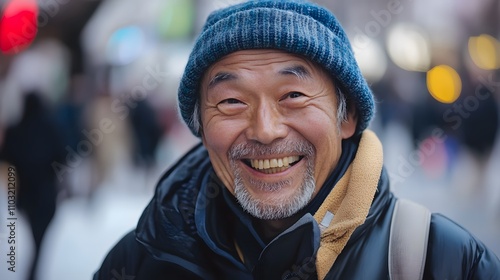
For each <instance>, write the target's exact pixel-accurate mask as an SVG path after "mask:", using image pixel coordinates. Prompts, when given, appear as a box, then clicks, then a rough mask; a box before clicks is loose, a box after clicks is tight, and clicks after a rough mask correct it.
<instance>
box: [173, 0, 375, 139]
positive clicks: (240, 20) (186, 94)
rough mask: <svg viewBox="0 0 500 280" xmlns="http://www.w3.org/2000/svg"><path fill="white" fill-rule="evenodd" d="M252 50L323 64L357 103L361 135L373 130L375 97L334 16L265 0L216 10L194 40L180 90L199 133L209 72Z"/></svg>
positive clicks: (183, 109)
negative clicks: (203, 90) (205, 76)
mask: <svg viewBox="0 0 500 280" xmlns="http://www.w3.org/2000/svg"><path fill="white" fill-rule="evenodd" d="M248 49H278V50H283V51H287V52H290V53H294V54H299V55H302V56H304V57H306V58H308V59H309V60H311V61H313V62H316V63H318V64H319V65H321V66H323V67H324V69H326V71H327V72H328V73H330V75H331V77H332V78H333V79H334V81H335V82H336V83H339V86H340V88H341V89H342V91H343V93H344V94H345V95H346V97H347V99H348V100H350V101H352V102H354V105H355V106H356V112H357V115H358V124H357V127H356V132H357V133H361V132H362V131H363V130H364V129H366V127H368V125H369V123H370V120H371V119H372V117H373V115H374V113H375V106H374V99H373V95H372V92H371V90H370V88H369V87H368V84H367V83H366V81H365V79H364V77H363V76H362V74H361V71H360V69H359V67H358V65H357V63H356V60H355V58H354V54H353V51H352V48H351V45H350V43H349V40H348V38H347V35H346V34H345V32H344V30H343V28H342V27H341V25H340V23H339V22H338V21H337V19H336V18H335V16H334V15H333V14H332V13H331V12H330V11H328V10H327V9H325V8H322V7H320V6H317V5H315V4H312V3H310V2H307V1H291V0H289V1H284V0H281V1H279V0H275V1H266V0H261V1H248V2H245V3H242V4H238V5H234V6H231V7H228V8H225V9H221V10H218V11H215V12H213V13H212V14H211V15H210V16H209V17H208V19H207V22H206V23H205V26H204V28H203V30H202V32H201V34H200V35H199V37H198V39H197V40H196V42H195V45H194V47H193V50H192V52H191V55H190V57H189V60H188V63H187V65H186V69H185V71H184V75H183V77H182V79H181V82H180V86H179V91H178V102H179V110H180V113H181V116H182V118H183V119H184V121H185V122H186V124H187V125H188V126H189V128H190V129H191V131H192V133H193V134H194V135H196V136H198V137H199V136H200V135H199V131H198V130H197V129H196V127H195V126H194V125H193V123H194V122H193V119H192V118H193V116H194V117H196V114H193V113H194V110H195V104H196V103H197V101H198V100H199V97H200V93H199V88H200V83H201V79H202V77H203V74H204V72H205V71H206V70H207V69H208V68H209V67H210V66H211V65H212V64H213V63H215V62H216V61H217V60H219V59H221V58H222V57H224V56H226V55H228V54H230V53H233V52H236V51H239V50H248Z"/></svg>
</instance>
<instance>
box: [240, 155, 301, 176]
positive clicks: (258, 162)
mask: <svg viewBox="0 0 500 280" xmlns="http://www.w3.org/2000/svg"><path fill="white" fill-rule="evenodd" d="M298 160H299V156H289V157H284V158H273V159H252V160H250V163H251V165H252V167H253V168H255V169H260V170H268V169H273V170H270V171H271V172H270V173H275V172H278V171H275V172H272V171H274V170H281V169H283V170H285V169H286V168H287V167H288V166H290V164H292V163H294V162H296V161H298ZM266 173H267V172H266Z"/></svg>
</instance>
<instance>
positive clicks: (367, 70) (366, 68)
mask: <svg viewBox="0 0 500 280" xmlns="http://www.w3.org/2000/svg"><path fill="white" fill-rule="evenodd" d="M356 36H357V38H355V39H354V40H356V42H360V41H361V42H365V43H364V44H363V46H362V47H360V46H359V45H357V44H353V49H354V55H355V57H356V61H357V62H358V64H359V68H360V69H361V72H362V73H363V76H365V78H366V79H367V80H368V81H369V82H371V83H375V82H378V81H380V80H381V79H382V78H383V77H384V75H385V72H386V71H387V57H386V54H385V52H384V50H383V49H382V47H381V46H380V44H379V43H378V42H377V41H375V40H373V39H371V38H370V37H368V36H366V35H361V34H358V35H356Z"/></svg>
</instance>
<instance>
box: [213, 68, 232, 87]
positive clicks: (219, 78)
mask: <svg viewBox="0 0 500 280" xmlns="http://www.w3.org/2000/svg"><path fill="white" fill-rule="evenodd" d="M236 78H237V76H236V75H234V74H231V73H227V72H220V73H217V74H216V75H215V76H214V77H213V78H212V80H210V83H208V87H209V88H213V87H215V86H216V85H218V84H220V83H221V82H224V81H230V80H235V79H236Z"/></svg>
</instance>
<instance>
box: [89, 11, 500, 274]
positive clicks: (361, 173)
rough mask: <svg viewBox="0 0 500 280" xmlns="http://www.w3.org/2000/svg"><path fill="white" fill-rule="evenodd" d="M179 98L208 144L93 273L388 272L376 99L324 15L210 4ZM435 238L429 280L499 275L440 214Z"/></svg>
mask: <svg viewBox="0 0 500 280" xmlns="http://www.w3.org/2000/svg"><path fill="white" fill-rule="evenodd" d="M178 97H179V107H180V112H181V115H182V117H183V119H184V121H185V122H186V124H187V125H188V126H189V128H190V129H191V131H192V132H193V133H194V134H195V135H197V136H198V137H200V138H201V140H202V144H200V145H199V146H197V147H195V148H194V149H193V150H191V151H190V152H189V153H188V154H187V155H185V156H184V157H183V158H182V159H181V160H180V161H179V162H178V163H177V164H176V165H175V166H173V167H172V168H171V169H170V170H169V171H168V172H167V173H166V174H165V175H164V176H163V177H162V179H161V181H160V183H159V184H158V187H157V190H156V194H155V196H154V198H153V200H152V201H151V203H150V204H149V206H148V207H147V208H146V210H145V211H144V213H143V215H142V217H141V219H140V221H139V223H138V225H137V228H136V230H135V231H134V232H131V233H129V234H128V235H127V236H125V237H124V238H123V239H122V240H121V241H120V242H119V243H118V244H117V245H116V246H115V247H114V248H113V249H112V251H111V252H110V253H109V255H108V256H107V257H106V259H105V261H104V263H103V265H102V267H101V268H100V270H99V271H98V272H97V273H96V274H95V277H94V278H95V279H112V278H113V277H114V278H115V279H116V278H117V277H122V278H123V277H124V276H127V277H133V278H134V279H388V278H389V269H388V257H389V249H388V247H389V246H388V244H389V235H390V227H391V217H392V213H393V210H394V207H395V202H396V198H395V197H394V196H393V195H392V194H391V193H390V190H389V179H388V176H387V173H386V171H385V170H384V169H383V166H382V165H383V160H382V147H381V144H380V142H379V141H378V139H377V137H376V136H375V135H374V134H373V133H372V132H370V131H368V130H365V129H366V127H367V126H368V124H369V122H370V119H371V118H372V116H373V114H374V101H373V96H372V93H371V91H370V89H369V88H368V86H367V84H366V82H365V81H364V79H363V77H362V75H361V74H360V71H359V68H358V66H357V64H356V61H355V59H354V56H353V53H352V50H351V47H350V44H349V42H348V39H347V36H346V35H345V33H344V31H343V30H342V28H341V26H340V25H339V23H338V22H337V20H336V19H335V17H334V16H333V15H332V14H331V13H330V12H329V11H327V10H326V9H324V8H321V7H318V6H316V5H313V4H311V3H308V2H305V1H300V2H297V1H250V2H246V3H243V4H238V5H235V6H231V7H229V8H226V9H222V10H219V11H216V12H214V13H213V14H211V15H210V17H209V18H208V20H207V23H206V25H205V27H204V29H203V31H202V33H201V35H200V36H199V38H198V40H197V42H196V44H195V46H194V49H193V51H192V54H191V56H190V59H189V62H188V64H187V66H186V69H185V73H184V76H183V78H182V81H181V84H180V88H179V96H178ZM331 214H333V218H332V219H331V221H329V219H328V217H331V216H332V215H331ZM325 217H327V218H326V219H325ZM428 238H429V239H428V240H429V242H428V247H427V254H426V258H425V260H426V261H425V270H424V274H423V276H424V278H425V279H462V278H467V279H500V261H499V260H498V258H497V257H496V256H495V255H494V254H493V253H492V252H491V251H488V249H487V248H485V246H484V245H483V244H482V243H481V242H480V241H478V240H476V239H475V238H474V237H472V236H471V235H470V234H469V233H468V232H467V231H465V230H464V229H462V228H461V227H459V226H457V225H456V224H455V223H453V222H451V221H450V220H448V219H446V218H445V217H443V216H440V215H432V217H431V223H430V231H429V236H428Z"/></svg>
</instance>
